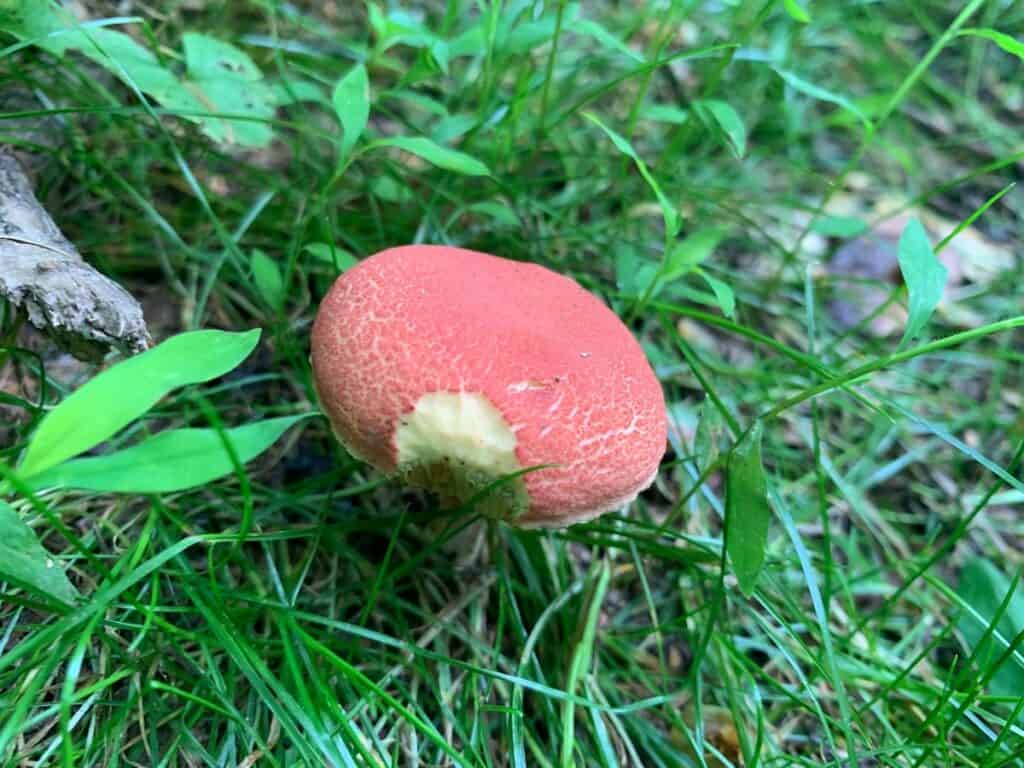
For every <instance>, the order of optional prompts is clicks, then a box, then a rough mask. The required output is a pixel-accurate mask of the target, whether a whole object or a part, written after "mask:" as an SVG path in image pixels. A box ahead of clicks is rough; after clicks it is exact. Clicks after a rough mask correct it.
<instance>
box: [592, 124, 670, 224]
mask: <svg viewBox="0 0 1024 768" xmlns="http://www.w3.org/2000/svg"><path fill="white" fill-rule="evenodd" d="M583 116H584V117H585V118H587V120H589V121H590V122H592V123H593V124H594V125H596V126H597V127H598V128H600V129H601V130H602V131H604V132H605V135H606V136H608V138H609V139H611V140H612V144H614V145H615V147H616V149H618V150H619V152H621V153H622V154H624V155H625V156H626V157H628V158H629V159H631V160H632V161H633V162H634V163H635V164H636V167H637V170H639V171H640V175H641V176H643V178H644V181H646V182H647V186H649V187H650V188H651V191H652V192H654V196H655V197H656V198H657V199H658V205H660V206H661V215H662V217H663V218H664V220H665V232H666V237H667V239H671V238H673V237H675V236H676V234H677V233H678V232H679V227H680V221H679V213H678V212H677V211H676V208H675V206H674V205H672V203H671V202H669V199H668V198H667V197H665V194H664V193H663V192H662V191H661V186H660V185H659V184H658V181H657V179H655V178H654V176H653V175H652V174H651V172H650V171H649V170H648V168H647V164H646V163H645V162H644V161H643V160H642V159H640V155H638V154H637V153H636V150H635V149H633V145H632V144H630V143H629V142H628V141H627V140H626V139H625V137H623V136H621V135H619V134H618V133H617V132H616V131H614V130H612V129H611V128H609V127H608V126H607V125H605V124H604V123H603V122H602V121H601V119H600V118H599V117H598V116H597V115H595V114H593V113H592V112H584V113H583Z"/></svg>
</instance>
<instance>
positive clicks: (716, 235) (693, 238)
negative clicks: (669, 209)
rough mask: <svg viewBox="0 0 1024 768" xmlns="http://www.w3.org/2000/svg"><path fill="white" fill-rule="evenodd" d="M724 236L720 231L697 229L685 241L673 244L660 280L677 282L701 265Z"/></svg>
mask: <svg viewBox="0 0 1024 768" xmlns="http://www.w3.org/2000/svg"><path fill="white" fill-rule="evenodd" d="M724 234H725V233H723V232H722V231H721V230H720V229H714V228H707V229H698V230H697V231H696V232H694V233H693V234H692V235H689V236H688V237H687V238H686V239H685V240H681V241H679V242H678V243H675V244H674V245H673V246H672V248H671V249H670V250H669V252H668V258H667V259H666V260H665V269H664V271H663V273H662V280H664V281H665V282H670V281H672V280H678V279H679V278H680V277H683V276H684V275H686V274H688V273H690V272H692V271H693V270H694V269H695V268H696V267H698V266H700V265H701V264H703V263H704V261H705V260H707V258H708V256H710V255H711V254H712V252H713V251H714V250H715V248H716V247H717V246H718V244H719V243H720V242H721V241H722V237H723V236H724Z"/></svg>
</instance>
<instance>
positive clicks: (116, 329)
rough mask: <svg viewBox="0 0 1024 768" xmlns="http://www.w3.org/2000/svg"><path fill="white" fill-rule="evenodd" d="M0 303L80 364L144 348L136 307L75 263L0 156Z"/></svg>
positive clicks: (8, 159) (27, 187) (14, 168)
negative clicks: (5, 302) (14, 309)
mask: <svg viewBox="0 0 1024 768" xmlns="http://www.w3.org/2000/svg"><path fill="white" fill-rule="evenodd" d="M0 297H3V298H6V299H7V300H8V301H9V302H11V303H12V304H13V305H14V306H15V307H18V308H20V309H21V310H22V311H23V312H25V313H26V315H27V316H28V320H29V322H31V323H32V324H33V325H35V326H36V327H38V328H40V329H42V330H44V331H46V332H47V333H49V334H50V335H51V336H52V337H53V338H54V339H55V340H56V341H57V342H58V343H59V344H61V345H62V346H64V347H65V348H67V350H68V351H69V352H71V353H72V354H73V355H75V357H78V358H80V359H83V360H99V359H101V358H102V356H103V355H104V354H105V353H106V352H107V351H108V350H109V349H111V348H116V349H119V350H121V351H123V352H126V353H133V352H138V351H141V350H143V349H145V348H146V347H147V346H148V345H149V341H150V339H149V333H148V332H147V330H146V323H145V320H144V319H143V316H142V307H140V306H139V303H138V302H137V301H136V300H135V299H134V298H133V297H132V296H131V295H130V294H129V293H128V292H127V291H125V290H124V289H123V288H122V287H121V286H119V285H118V284H117V283H115V282H114V281H113V280H111V279H110V278H108V277H105V276H104V275H102V274H101V273H99V272H97V271H96V270H95V269H93V268H92V267H91V266H89V265H88V264H87V263H86V262H85V261H84V260H83V259H82V257H81V255H79V253H78V251H77V250H76V249H75V247H74V245H72V244H71V243H70V242H69V241H68V240H67V238H65V237H64V235H63V234H62V233H61V231H60V230H59V229H58V228H57V225H56V224H55V223H54V221H53V219H51V218H50V215H49V214H48V213H47V212H46V210H44V209H43V207H42V206H41V205H40V204H39V201H38V200H36V197H35V195H34V194H33V192H32V185H31V183H30V182H29V179H28V177H27V176H26V174H25V171H24V169H23V168H22V167H21V165H20V163H19V162H18V160H17V158H15V157H14V156H13V154H10V153H8V152H5V151H2V150H0Z"/></svg>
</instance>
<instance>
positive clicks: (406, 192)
mask: <svg viewBox="0 0 1024 768" xmlns="http://www.w3.org/2000/svg"><path fill="white" fill-rule="evenodd" d="M370 194H371V195H373V196H374V197H376V198H379V199H381V200H386V201H387V202H389V203H394V204H395V205H409V204H410V203H412V201H413V199H414V196H413V193H412V191H411V190H410V189H409V187H408V186H407V185H406V184H403V183H401V182H399V181H397V180H396V179H395V177H394V176H391V175H381V174H375V175H374V176H373V178H372V179H370Z"/></svg>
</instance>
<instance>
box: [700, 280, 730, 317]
mask: <svg viewBox="0 0 1024 768" xmlns="http://www.w3.org/2000/svg"><path fill="white" fill-rule="evenodd" d="M697 274H698V275H700V276H701V277H703V278H704V282H705V283H707V284H708V287H709V288H711V290H712V291H713V292H714V294H715V301H717V302H718V308H719V309H721V310H722V314H724V315H725V316H726V317H729V318H732V317H735V316H736V294H734V293H733V290H732V288H730V287H729V285H728V284H727V283H723V282H722V281H721V280H719V279H718V278H717V277H712V276H711V275H709V274H708V273H707V272H705V271H704V270H703V269H698V270H697Z"/></svg>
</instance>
